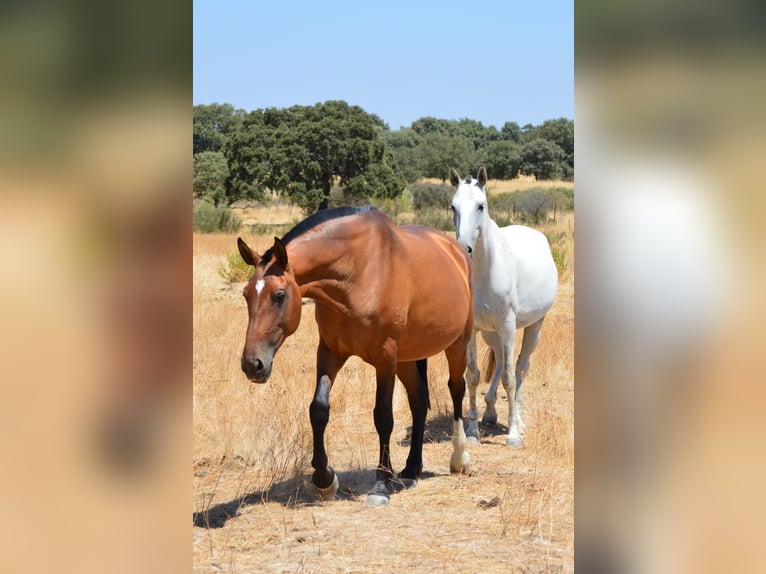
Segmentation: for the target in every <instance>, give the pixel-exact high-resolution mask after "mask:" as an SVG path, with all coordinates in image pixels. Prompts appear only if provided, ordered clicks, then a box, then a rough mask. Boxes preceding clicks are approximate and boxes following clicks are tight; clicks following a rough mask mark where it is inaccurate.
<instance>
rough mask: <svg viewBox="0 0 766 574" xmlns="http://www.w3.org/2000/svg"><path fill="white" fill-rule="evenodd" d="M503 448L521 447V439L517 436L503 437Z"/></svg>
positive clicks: (522, 442)
mask: <svg viewBox="0 0 766 574" xmlns="http://www.w3.org/2000/svg"><path fill="white" fill-rule="evenodd" d="M505 446H512V447H517V448H518V447H522V446H524V441H523V440H521V437H520V436H519V435H518V434H515V435H508V436H507V437H505Z"/></svg>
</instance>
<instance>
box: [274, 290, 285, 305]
mask: <svg viewBox="0 0 766 574" xmlns="http://www.w3.org/2000/svg"><path fill="white" fill-rule="evenodd" d="M285 295H286V292H285V291H277V292H276V293H274V295H272V300H273V301H274V303H276V304H277V305H281V304H282V302H283V301H284V300H285Z"/></svg>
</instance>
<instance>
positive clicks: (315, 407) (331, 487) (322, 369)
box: [309, 340, 346, 499]
mask: <svg viewBox="0 0 766 574" xmlns="http://www.w3.org/2000/svg"><path fill="white" fill-rule="evenodd" d="M345 362H346V358H345V357H342V356H340V355H337V354H336V353H333V352H332V351H331V350H330V349H329V348H328V347H327V345H325V343H324V341H322V340H320V341H319V348H318V350H317V385H316V390H315V391H314V399H313V400H312V401H311V406H310V407H309V416H310V418H311V430H312V431H313V435H314V456H313V457H312V459H311V466H312V467H313V468H314V474H313V475H312V476H311V481H312V482H313V483H314V487H315V489H316V495H317V496H318V497H319V498H322V499H326V498H332V497H333V496H335V494H336V493H337V492H338V477H337V476H336V474H335V471H333V469H332V468H331V467H330V466H329V465H328V464H327V462H328V461H327V453H326V452H325V448H324V431H325V428H327V423H328V422H329V420H330V390H331V389H332V384H333V382H334V381H335V376H336V375H337V374H338V371H339V370H340V368H341V367H342V366H343V364H344V363H345Z"/></svg>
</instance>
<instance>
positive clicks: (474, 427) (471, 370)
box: [465, 331, 481, 443]
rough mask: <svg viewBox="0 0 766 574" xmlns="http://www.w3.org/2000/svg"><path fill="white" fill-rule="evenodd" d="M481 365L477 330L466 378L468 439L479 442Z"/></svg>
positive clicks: (469, 343)
mask: <svg viewBox="0 0 766 574" xmlns="http://www.w3.org/2000/svg"><path fill="white" fill-rule="evenodd" d="M480 374H481V373H480V372H479V366H478V364H477V362H476V331H474V332H473V335H472V336H471V340H470V341H469V342H468V366H467V368H466V371H465V380H466V384H467V385H468V432H467V435H468V441H469V442H474V443H478V442H479V410H478V409H477V408H476V389H477V388H478V386H479V376H480Z"/></svg>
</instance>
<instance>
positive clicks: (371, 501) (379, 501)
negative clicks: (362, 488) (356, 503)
mask: <svg viewBox="0 0 766 574" xmlns="http://www.w3.org/2000/svg"><path fill="white" fill-rule="evenodd" d="M390 501H391V497H390V496H389V494H388V487H387V486H386V483H385V482H384V481H382V480H379V481H378V482H376V483H375V486H373V487H372V490H370V492H368V493H367V500H365V502H364V504H365V506H369V507H371V508H377V507H378V506H385V505H386V504H388V503H389V502H390Z"/></svg>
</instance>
